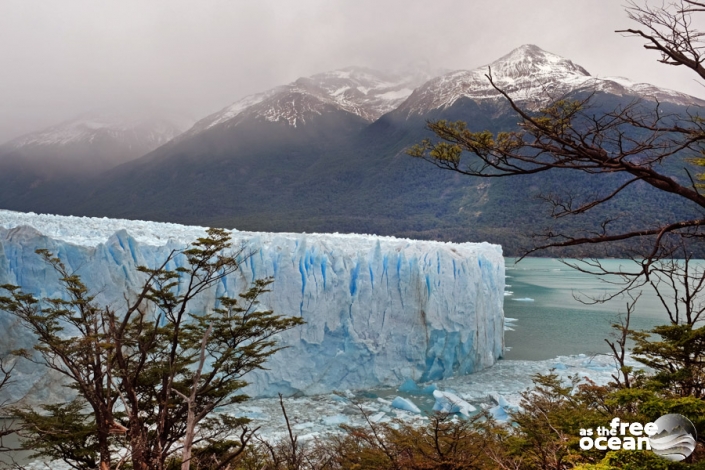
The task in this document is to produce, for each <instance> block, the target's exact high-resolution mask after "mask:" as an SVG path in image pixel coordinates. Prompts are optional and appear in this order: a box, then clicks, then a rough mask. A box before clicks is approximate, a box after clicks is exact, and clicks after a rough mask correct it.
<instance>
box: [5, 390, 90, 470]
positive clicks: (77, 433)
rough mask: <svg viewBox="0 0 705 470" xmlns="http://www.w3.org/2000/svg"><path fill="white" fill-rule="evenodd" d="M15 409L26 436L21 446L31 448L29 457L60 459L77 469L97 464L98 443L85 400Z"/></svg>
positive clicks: (86, 468) (85, 468)
mask: <svg viewBox="0 0 705 470" xmlns="http://www.w3.org/2000/svg"><path fill="white" fill-rule="evenodd" d="M40 408H41V411H38V410H36V409H35V408H24V409H15V410H14V414H15V415H16V416H17V417H18V418H19V419H21V420H22V421H23V422H24V425H23V428H24V429H25V430H26V431H27V432H25V433H23V435H24V436H26V438H25V439H24V440H23V442H22V447H23V448H25V449H30V450H32V451H34V454H33V457H39V458H48V459H49V460H63V461H64V462H67V463H68V464H69V465H71V467H72V468H75V469H78V470H93V469H95V468H96V467H97V466H98V461H99V459H98V457H99V456H98V454H99V446H98V440H97V439H96V426H95V423H94V419H93V417H92V416H91V414H90V413H89V412H87V410H86V408H87V407H86V403H85V402H84V401H83V400H81V399H76V400H74V401H72V402H70V403H66V404H56V405H41V406H40Z"/></svg>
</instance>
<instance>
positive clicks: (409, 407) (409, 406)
mask: <svg viewBox="0 0 705 470" xmlns="http://www.w3.org/2000/svg"><path fill="white" fill-rule="evenodd" d="M392 408H398V409H400V410H404V411H408V412H410V413H421V410H420V409H419V407H418V406H416V405H415V404H414V402H412V401H411V400H407V399H406V398H402V397H396V398H395V399H394V400H392Z"/></svg>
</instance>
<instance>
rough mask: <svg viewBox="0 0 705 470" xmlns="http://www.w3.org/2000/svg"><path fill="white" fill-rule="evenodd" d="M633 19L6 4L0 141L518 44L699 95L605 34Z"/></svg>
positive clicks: (500, 11) (478, 6) (384, 9)
mask: <svg viewBox="0 0 705 470" xmlns="http://www.w3.org/2000/svg"><path fill="white" fill-rule="evenodd" d="M630 26H633V25H632V24H631V22H630V21H629V20H628V18H627V16H626V14H625V13H624V11H623V6H622V5H621V2H614V1H612V0H601V1H597V2H595V1H588V0H577V1H572V2H565V1H564V0H537V1H534V2H517V1H515V0H478V1H473V2H467V1H459V0H439V1H437V2H432V3H429V2H408V1H403V0H381V1H380V0H377V1H371V0H361V1H356V2H345V1H326V0H302V1H299V2H280V1H274V0H263V1H258V2H230V1H212V2H199V3H194V2H187V1H185V0H174V1H167V0H155V1H150V2H139V1H136V0H126V1H121V2H88V1H85V0H65V1H62V2H40V1H39V0H23V1H5V2H2V3H1V4H0V63H1V64H3V67H0V103H2V105H1V106H0V143H5V142H7V141H9V140H12V139H15V138H17V137H19V136H21V135H24V134H28V133H33V132H36V131H39V130H41V129H45V128H47V127H50V126H54V125H56V124H57V123H60V122H64V121H67V120H70V119H73V118H75V117H76V116H79V115H82V114H84V113H86V112H88V111H90V110H93V109H96V108H103V107H110V106H116V105H119V106H129V107H133V108H136V109H138V110H141V111H144V110H147V109H153V110H158V111H160V112H161V111H163V110H166V111H168V112H170V113H175V114H179V115H185V116H187V117H188V118H189V119H191V120H192V121H196V120H198V119H201V118H203V117H205V116H208V115H211V114H213V113H215V112H217V111H218V110H220V109H222V108H223V107H224V106H226V105H227V104H228V103H233V102H235V101H237V100H239V99H242V98H243V97H245V96H249V95H252V94H254V93H258V92H261V91H263V90H268V89H271V88H274V87H276V86H279V85H281V84H286V83H291V82H293V81H295V80H296V79H297V78H299V77H310V76H312V75H314V74H316V73H320V72H321V71H326V70H339V69H342V68H344V67H348V66H351V65H354V66H359V67H368V68H372V69H375V70H381V71H383V72H387V73H389V72H395V71H396V72H398V71H401V70H403V69H408V68H409V67H412V68H414V67H415V68H421V69H425V70H427V71H428V70H431V71H434V70H438V69H448V70H459V69H462V70H471V69H473V68H475V67H478V66H480V65H482V64H487V63H490V62H491V61H493V60H495V59H496V58H497V57H500V56H501V55H502V54H505V53H506V52H507V51H509V50H512V49H513V48H515V47H517V46H518V45H520V44H526V43H531V44H539V45H540V46H541V47H542V48H545V49H546V50H549V51H552V52H554V53H556V54H559V55H560V56H562V57H569V58H570V59H571V60H573V61H575V62H576V63H580V64H581V65H582V66H583V67H585V68H586V69H587V70H590V72H591V73H592V74H593V75H594V76H597V77H604V76H627V77H630V78H631V79H632V80H635V81H638V82H646V83H651V84H654V85H656V86H660V87H665V88H669V89H674V90H677V91H681V92H685V93H687V94H691V95H695V96H703V95H705V93H704V92H703V88H702V87H701V86H700V85H699V84H698V83H696V82H695V81H693V80H692V79H691V78H690V76H689V75H688V74H687V72H686V71H682V70H679V69H678V68H674V67H666V66H664V65H661V64H658V63H657V61H656V59H657V58H658V57H657V56H656V55H655V54H653V53H651V52H649V51H645V50H643V48H642V47H641V46H642V43H641V41H640V40H639V39H635V38H623V37H620V35H618V34H615V33H614V30H616V29H623V28H626V27H630Z"/></svg>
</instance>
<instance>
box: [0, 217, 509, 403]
mask: <svg viewBox="0 0 705 470" xmlns="http://www.w3.org/2000/svg"><path fill="white" fill-rule="evenodd" d="M204 234H205V229H204V228H203V227H190V226H183V225H177V224H165V223H154V222H142V221H129V220H116V219H97V218H82V217H62V216H52V215H37V214H31V213H30V214H24V213H18V212H10V211H2V210H0V284H4V283H10V284H17V285H20V286H22V288H23V289H25V290H26V291H28V292H31V293H33V294H35V295H37V296H56V295H60V294H61V290H60V286H59V283H58V279H57V277H56V275H55V273H54V272H53V271H52V270H51V268H49V267H48V266H46V265H45V264H44V263H43V262H42V261H41V260H40V258H39V257H38V256H37V255H36V254H35V253H34V251H35V250H36V249H37V248H47V249H49V250H50V251H52V252H54V253H56V254H57V255H58V256H59V257H60V258H61V259H62V260H63V261H64V262H65V263H66V265H67V266H68V268H69V269H70V270H76V272H77V274H79V275H81V276H82V277H83V279H84V281H85V282H86V283H87V284H88V286H89V288H91V289H93V290H94V291H95V292H96V293H97V298H96V299H97V301H99V302H101V303H110V304H112V305H114V306H119V305H121V304H122V303H123V302H124V300H123V297H122V296H123V293H124V292H126V291H128V290H130V289H134V288H135V287H136V286H137V285H138V284H139V282H140V277H139V276H138V273H137V271H136V267H137V266H140V265H146V266H150V267H155V266H157V265H158V264H159V263H160V262H161V261H162V260H164V259H165V258H166V257H167V255H168V253H169V252H170V251H171V250H178V249H181V248H184V247H186V246H187V245H188V243H190V242H192V241H194V240H195V239H196V238H197V237H200V236H203V235H204ZM232 236H233V245H234V247H240V246H247V248H248V250H251V252H253V253H254V254H253V256H251V257H249V258H247V259H244V260H243V263H242V266H241V268H242V269H241V270H239V271H238V272H236V273H234V274H232V275H231V276H228V277H227V278H225V279H224V280H223V281H222V282H221V283H220V284H219V285H218V286H217V287H216V288H214V289H213V290H212V291H211V292H208V293H207V294H205V295H203V296H202V297H201V298H199V299H198V301H197V302H195V303H194V304H193V308H194V310H198V309H201V310H204V309H209V308H213V306H214V305H215V303H216V299H217V298H218V297H220V296H223V295H226V294H227V295H229V296H235V295H237V294H238V293H240V292H242V291H243V290H245V289H247V288H248V287H249V286H250V285H251V283H252V282H253V281H254V280H255V279H258V278H264V277H268V276H272V277H273V278H274V283H273V284H272V285H271V286H270V287H271V289H272V291H271V292H269V293H267V294H266V295H265V296H264V297H262V299H261V305H262V307H263V308H267V309H272V310H273V311H274V312H275V313H278V314H283V315H297V316H301V317H303V319H304V320H305V321H306V324H305V325H303V326H301V327H297V328H295V329H293V330H290V331H286V332H284V333H282V334H281V335H279V340H280V341H281V344H282V345H284V346H287V348H286V349H284V350H282V351H279V352H278V353H276V354H275V355H274V356H272V357H271V358H270V359H269V360H268V362H267V369H268V370H264V371H257V372H254V373H252V374H250V375H248V376H247V377H246V379H247V380H248V381H249V382H250V385H249V386H248V387H247V389H246V390H245V392H246V393H248V394H250V395H251V396H276V394H277V393H279V392H281V393H283V394H285V395H293V394H320V393H327V392H331V391H334V390H345V389H362V388H372V387H378V386H385V385H389V386H397V385H399V384H400V383H401V382H403V381H404V380H405V379H411V380H413V381H415V382H428V381H433V380H441V379H444V378H447V377H451V376H454V375H461V374H468V373H471V372H475V371H478V370H481V369H483V368H486V367H489V366H491V365H492V364H494V362H495V361H496V360H497V359H498V358H499V357H500V356H501V355H502V352H503V347H504V343H503V341H504V340H503V330H504V316H503V310H502V307H503V301H504V295H503V292H504V278H505V275H504V259H503V258H502V251H501V248H500V247H499V246H497V245H491V244H488V243H461V244H455V243H442V242H433V241H418V240H408V239H398V238H393V237H378V236H368V235H343V234H296V233H253V232H239V231H232ZM183 263H184V259H183V257H177V258H176V259H175V260H174V262H173V263H172V264H171V265H170V266H169V268H172V269H173V268H177V267H179V266H180V265H182V264H183ZM0 325H2V329H0V344H2V345H3V346H4V348H5V351H9V350H12V349H17V348H20V347H31V344H32V338H31V337H29V335H28V334H27V333H26V332H25V331H23V330H22V328H21V327H20V326H19V325H17V323H16V322H15V321H14V319H12V318H10V317H9V316H8V315H7V314H4V313H0ZM45 372H46V371H44V370H41V369H40V368H39V366H36V365H34V364H31V363H29V362H28V361H22V363H21V364H18V366H17V369H16V375H15V377H16V378H17V379H18V380H17V381H16V382H15V384H14V385H13V387H11V388H10V389H9V392H10V395H11V396H10V397H9V398H19V397H20V396H22V395H23V394H25V393H27V392H29V391H30V389H32V393H34V394H38V395H37V396H38V397H39V399H41V400H51V399H52V396H51V395H50V394H51V393H56V390H57V387H53V388H52V387H47V384H48V383H50V382H48V381H50V378H47V376H46V373H45ZM58 389H59V390H60V389H61V387H58ZM42 394H44V395H42Z"/></svg>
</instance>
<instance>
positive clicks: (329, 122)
mask: <svg viewBox="0 0 705 470" xmlns="http://www.w3.org/2000/svg"><path fill="white" fill-rule="evenodd" d="M488 70H491V71H492V76H493V78H494V80H495V83H496V84H497V85H498V86H500V87H501V88H502V89H504V90H505V91H506V92H507V93H509V95H510V96H512V97H514V98H515V99H516V100H517V101H519V102H520V103H521V104H522V105H523V106H526V107H528V108H529V109H534V110H535V109H537V108H538V107H540V106H542V105H545V104H547V103H549V102H550V100H552V99H557V98H560V97H564V96H568V97H583V96H586V94H587V93H591V94H594V96H593V109H594V110H595V112H598V113H599V112H600V111H609V110H612V109H615V107H618V106H624V105H626V104H629V103H632V102H634V101H635V100H641V104H640V106H643V107H645V108H649V107H653V106H654V103H655V101H656V100H657V101H659V102H660V106H661V109H663V110H664V111H667V112H668V113H676V114H678V113H681V114H682V113H685V112H695V111H696V110H697V107H698V106H702V105H704V104H705V102H703V101H701V100H699V99H696V98H693V97H689V96H687V95H684V94H681V93H678V92H674V91H670V90H665V89H661V88H657V87H654V86H651V85H647V84H637V83H633V82H630V81H628V80H626V79H623V78H596V77H593V76H591V75H590V74H589V73H588V72H587V71H586V70H585V69H584V68H583V67H581V66H579V65H577V64H575V63H573V62H572V61H570V60H568V59H564V58H562V57H559V56H557V55H555V54H552V53H549V52H546V51H543V50H541V49H540V48H538V47H536V46H533V45H525V46H521V47H519V48H517V49H515V50H514V51H512V52H510V53H509V54H507V55H506V56H504V57H502V58H500V59H498V60H497V61H495V62H493V63H491V64H489V65H488V66H484V67H480V68H478V69H475V70H469V71H455V72H449V73H445V74H443V75H441V76H438V77H435V78H431V79H424V77H423V74H419V73H409V74H406V75H404V74H387V73H382V72H377V71H373V70H370V69H363V68H357V67H351V68H346V69H341V70H337V71H332V72H327V73H323V74H318V75H314V76H311V77H306V78H301V79H299V80H296V81H295V82H293V83H291V84H289V85H284V86H280V87H277V88H274V89H272V90H269V91H265V92H263V93H261V94H257V95H252V96H249V97H246V98H244V99H242V100H240V101H237V102H236V103H234V104H232V105H231V106H228V107H226V108H224V109H223V110H221V111H220V112H218V113H215V114H213V115H211V116H208V117H206V118H204V119H202V120H200V121H199V122H197V123H196V124H195V125H194V126H193V127H192V128H191V129H189V130H188V131H186V132H184V133H183V134H181V135H180V136H178V137H177V138H175V139H173V140H171V141H170V142H168V143H166V144H165V145H162V146H161V147H159V148H157V149H156V150H154V151H152V152H150V153H149V154H147V155H145V156H144V157H142V158H138V159H135V160H133V161H131V162H128V163H126V164H123V165H120V166H118V167H116V168H113V169H111V170H109V171H106V172H104V173H103V174H101V175H100V176H99V177H96V178H93V179H91V180H90V181H87V182H86V183H85V184H82V185H80V186H72V187H70V188H68V187H66V186H64V187H54V188H51V189H50V188H46V187H45V188H38V190H37V191H32V192H31V194H30V193H26V194H25V195H24V196H23V198H22V199H21V200H17V199H15V200H14V201H8V200H7V199H4V198H3V197H2V195H0V207H4V208H8V209H15V210H23V211H29V210H32V211H43V212H50V213H58V214H73V215H90V216H101V217H102V216H108V217H120V218H135V219H147V220H154V221H169V222H178V223H186V224H200V225H215V226H223V227H236V228H238V229H241V230H262V231H299V232H314V231H318V232H358V233H376V234H380V235H397V236H406V237H412V238H424V239H442V240H451V241H485V240H486V241H490V242H495V243H500V244H502V245H503V247H504V248H505V253H507V254H517V253H521V252H522V250H524V249H526V248H527V247H528V246H531V245H532V244H533V243H534V242H533V240H531V239H530V237H529V234H531V233H535V232H541V231H543V230H544V229H545V228H552V229H555V230H563V229H571V230H573V229H576V228H577V229H582V228H585V229H592V228H593V227H595V226H596V224H599V222H600V221H601V220H602V217H604V213H601V214H597V215H591V214H588V215H585V216H583V217H580V218H576V219H573V220H568V219H560V220H558V221H556V220H553V219H551V218H550V217H548V215H547V214H548V213H549V212H550V209H547V208H546V207H545V205H542V203H541V201H540V200H539V199H538V197H537V196H538V195H539V194H540V193H547V192H561V191H565V189H566V188H568V187H570V188H573V189H575V190H576V192H577V194H578V197H589V195H590V194H594V193H595V192H599V190H600V189H601V188H604V185H605V184H610V183H613V182H614V178H619V177H620V176H619V175H616V176H614V178H612V177H611V176H610V175H607V176H604V175H602V176H598V177H595V176H594V175H587V174H573V173H571V172H562V173H554V172H551V173H553V174H546V173H542V174H537V175H532V176H528V177H521V178H509V179H491V180H488V179H473V178H467V177H462V176H461V175H458V174H453V173H450V172H445V171H442V170H439V169H437V168H436V167H434V166H432V165H429V164H427V163H425V162H421V161H418V160H414V159H412V158H410V157H408V156H407V155H406V152H405V150H406V149H407V148H408V147H409V146H410V145H413V144H416V143H418V142H419V141H421V140H422V139H424V138H426V137H429V136H430V134H429V132H428V131H427V130H426V128H425V126H426V122H427V121H428V120H437V119H448V120H453V121H454V120H463V121H465V122H467V123H468V127H469V128H471V129H475V130H485V129H486V130H490V131H492V132H497V131H503V130H504V131H506V130H515V129H516V125H517V122H518V117H517V116H516V114H515V113H514V111H513V110H512V109H511V108H510V107H509V105H508V103H507V102H506V100H505V99H503V98H502V97H501V95H500V94H499V93H498V92H497V91H496V90H495V89H494V88H493V87H492V86H491V84H490V83H489V81H488V80H487V79H486V77H484V74H485V73H487V71H488ZM425 78H428V77H425ZM412 90H413V91H412ZM676 166H677V165H676ZM676 170H677V171H682V169H681V168H676V169H674V171H676ZM665 208H667V209H668V210H665ZM605 210H606V211H607V214H608V215H609V217H611V218H615V219H616V220H615V222H613V225H614V226H615V228H618V227H628V226H631V225H630V224H636V223H637V222H638V220H637V219H639V218H642V219H643V220H653V219H654V218H657V219H659V220H661V219H668V218H669V217H673V218H677V217H681V216H683V215H684V213H685V212H684V211H686V212H687V210H688V209H687V208H686V207H685V206H684V205H683V204H682V203H681V202H680V201H678V200H676V199H673V198H669V197H668V196H666V195H664V194H662V193H660V192H658V191H654V190H653V189H651V188H650V187H648V186H647V185H639V184H635V185H633V188H630V192H628V193H625V194H624V195H623V196H622V197H618V198H615V199H614V200H611V201H610V203H609V204H607V205H606V206H605ZM571 224H572V225H571ZM620 224H621V225H620ZM623 249H624V246H622V247H619V248H617V250H622V251H619V252H615V251H610V252H600V253H597V254H600V255H607V254H609V255H613V256H616V255H618V254H619V253H623Z"/></svg>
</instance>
